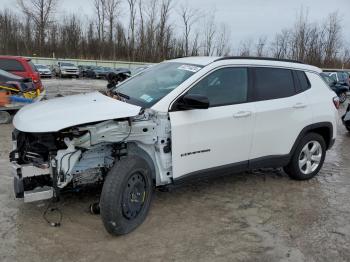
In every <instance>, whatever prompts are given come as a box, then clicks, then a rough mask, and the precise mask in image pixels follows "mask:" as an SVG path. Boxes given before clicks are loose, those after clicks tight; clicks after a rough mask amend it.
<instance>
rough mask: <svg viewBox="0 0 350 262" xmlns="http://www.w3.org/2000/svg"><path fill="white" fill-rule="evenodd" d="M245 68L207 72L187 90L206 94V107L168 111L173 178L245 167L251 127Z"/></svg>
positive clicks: (226, 68)
mask: <svg viewBox="0 0 350 262" xmlns="http://www.w3.org/2000/svg"><path fill="white" fill-rule="evenodd" d="M248 72H249V70H248V69H247V68H235V67H225V68H221V69H217V70H216V71H214V72H212V73H210V74H209V75H207V76H206V77H204V78H203V79H202V80H200V81H199V82H198V83H197V84H195V85H194V86H193V87H192V88H191V89H190V90H189V91H188V92H187V93H188V94H197V95H204V96H206V97H208V99H209V102H210V107H209V108H208V109H196V110H186V111H175V112H170V121H171V130H172V158H173V170H174V174H173V178H174V179H175V180H176V179H178V178H180V177H183V176H185V175H187V174H190V173H192V174H194V173H197V172H199V173H200V175H204V171H211V172H213V171H214V172H216V171H223V170H224V169H230V168H235V170H236V171H237V170H238V169H246V168H247V167H248V158H249V152H250V146H251V140H252V135H253V127H254V106H253V105H252V103H249V89H250V81H249V80H248V79H249V78H248V75H249V73H248Z"/></svg>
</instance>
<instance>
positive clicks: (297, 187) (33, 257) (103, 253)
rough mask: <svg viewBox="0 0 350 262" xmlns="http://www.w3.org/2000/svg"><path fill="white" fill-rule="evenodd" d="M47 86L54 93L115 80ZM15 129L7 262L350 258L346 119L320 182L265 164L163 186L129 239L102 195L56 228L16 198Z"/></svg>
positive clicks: (0, 206)
mask: <svg viewBox="0 0 350 262" xmlns="http://www.w3.org/2000/svg"><path fill="white" fill-rule="evenodd" d="M44 84H45V85H46V86H47V89H48V97H49V98H51V97H54V96H55V95H57V94H58V93H61V94H63V95H66V94H72V93H80V92H88V91H91V90H94V89H101V88H104V86H105V84H106V82H105V81H101V80H86V81H85V80H59V81H58V80H45V81H44ZM341 111H344V108H342V109H341ZM12 128H13V127H12V125H1V126H0V145H1V146H0V175H1V178H0V238H1V241H0V261H266V262H267V261H298V262H299V261H308V262H310V261H332V262H336V261H350V201H349V199H350V176H349V175H350V169H349V167H350V161H349V160H350V155H349V153H350V135H349V134H348V133H347V131H346V130H345V128H343V126H342V125H341V124H339V130H338V138H337V141H336V143H335V145H334V147H333V148H332V150H330V151H329V152H328V154H327V157H326V162H325V164H324V167H323V169H322V170H321V172H320V174H319V175H318V176H317V177H316V178H314V179H312V180H310V181H304V182H300V181H293V180H290V179H289V178H288V177H287V175H286V174H285V173H283V171H281V170H279V169H264V170H258V171H254V172H250V173H241V174H235V175H232V176H227V177H222V178H216V179H210V180H205V181H202V182H200V183H196V184H188V185H184V186H182V187H178V188H175V189H173V190H171V191H170V192H160V191H156V192H155V194H154V199H153V203H152V207H151V211H150V213H149V215H148V217H147V219H146V221H145V223H143V224H142V225H141V226H140V227H139V228H138V229H137V230H136V231H134V232H132V233H131V234H129V235H126V236H122V237H112V236H110V235H108V234H107V233H106V231H105V230H104V228H103V225H102V222H101V220H100V217H99V216H94V215H90V214H89V213H88V206H89V204H90V203H92V202H94V201H97V200H98V198H97V193H96V192H93V193H90V194H88V193H81V194H75V195H69V196H68V195H67V196H66V197H64V198H63V200H62V201H61V202H59V203H58V204H56V206H58V207H59V208H60V210H61V211H62V213H63V221H62V225H61V227H56V228H53V227H50V226H49V225H48V224H47V223H46V222H45V221H44V220H43V218H42V214H43V212H44V210H45V209H46V206H47V204H48V202H45V201H44V202H39V203H32V204H24V203H22V202H21V201H19V200H15V198H14V194H13V189H12V175H11V172H10V167H9V162H8V154H9V152H10V150H11V141H10V134H11V131H12Z"/></svg>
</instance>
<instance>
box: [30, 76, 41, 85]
mask: <svg viewBox="0 0 350 262" xmlns="http://www.w3.org/2000/svg"><path fill="white" fill-rule="evenodd" d="M29 77H30V78H31V79H32V80H33V83H35V84H36V83H38V82H39V77H38V75H37V74H29Z"/></svg>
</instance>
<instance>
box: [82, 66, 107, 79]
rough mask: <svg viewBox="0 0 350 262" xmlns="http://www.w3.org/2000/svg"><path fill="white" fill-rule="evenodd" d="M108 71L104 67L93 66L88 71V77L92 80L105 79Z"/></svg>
mask: <svg viewBox="0 0 350 262" xmlns="http://www.w3.org/2000/svg"><path fill="white" fill-rule="evenodd" d="M107 74H108V71H107V70H106V68H105V67H102V66H91V67H90V68H89V69H88V70H86V76H87V77H90V78H105V77H106V75H107Z"/></svg>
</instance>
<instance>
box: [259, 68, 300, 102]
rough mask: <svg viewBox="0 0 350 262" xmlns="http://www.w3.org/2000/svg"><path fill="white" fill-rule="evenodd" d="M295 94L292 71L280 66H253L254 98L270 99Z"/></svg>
mask: <svg viewBox="0 0 350 262" xmlns="http://www.w3.org/2000/svg"><path fill="white" fill-rule="evenodd" d="M295 94H296V90H295V87H294V79H293V75H292V71H291V70H289V69H280V68H265V67H257V68H254V100H255V101H261V100H270V99H278V98H284V97H289V96H293V95H295Z"/></svg>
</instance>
